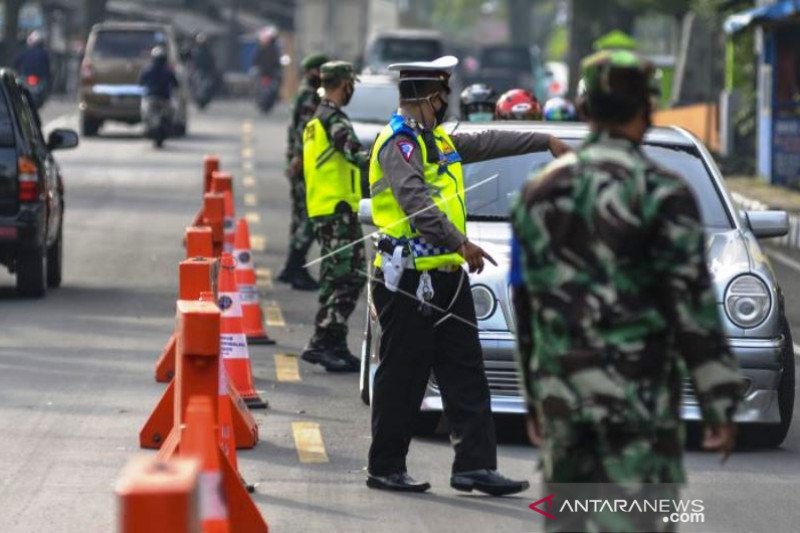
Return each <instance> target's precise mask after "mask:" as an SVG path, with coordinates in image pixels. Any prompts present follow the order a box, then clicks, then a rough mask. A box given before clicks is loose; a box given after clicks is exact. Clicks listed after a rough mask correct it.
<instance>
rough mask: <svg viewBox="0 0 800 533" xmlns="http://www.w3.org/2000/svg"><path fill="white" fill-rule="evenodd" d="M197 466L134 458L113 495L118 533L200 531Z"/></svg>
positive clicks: (194, 462)
mask: <svg viewBox="0 0 800 533" xmlns="http://www.w3.org/2000/svg"><path fill="white" fill-rule="evenodd" d="M199 478H200V462H199V461H198V460H197V459H196V458H174V459H170V460H169V461H160V460H158V459H157V458H155V457H134V458H133V459H131V460H130V461H129V462H128V464H127V465H126V466H125V468H124V469H123V470H122V473H121V474H120V479H119V482H118V483H117V487H116V493H117V502H118V509H119V512H118V530H119V532H120V533H195V532H197V531H199V530H200V506H199V503H200V502H198V500H197V494H198V491H199V488H200V486H199Z"/></svg>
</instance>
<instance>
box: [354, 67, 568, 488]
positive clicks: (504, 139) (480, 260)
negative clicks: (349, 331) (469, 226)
mask: <svg viewBox="0 0 800 533" xmlns="http://www.w3.org/2000/svg"><path fill="white" fill-rule="evenodd" d="M456 64H457V60H456V58H454V57H451V56H448V57H443V58H439V59H437V60H435V61H432V62H416V63H408V64H399V65H391V66H390V67H389V69H390V70H393V71H399V72H400V75H399V92H400V108H399V110H398V112H397V113H396V114H394V115H393V116H392V118H391V122H390V123H389V124H388V125H387V126H386V127H385V128H384V129H383V131H382V132H381V134H380V135H379V136H378V138H377V140H376V141H375V145H374V147H373V151H372V156H371V159H370V168H369V183H370V193H371V196H372V213H373V219H374V222H375V224H376V225H377V226H378V228H379V237H378V238H379V244H378V249H379V252H380V253H379V254H378V256H377V258H376V267H377V268H376V271H375V279H374V281H373V284H372V294H373V298H374V304H375V307H376V310H377V312H378V319H379V321H380V327H381V339H380V348H379V355H380V365H379V366H378V369H377V372H376V374H375V379H374V384H373V396H372V445H371V447H370V451H369V476H368V478H367V486H369V487H371V488H378V489H387V490H397V491H408V492H423V491H426V490H428V488H430V485H429V484H428V483H423V482H417V481H415V480H414V479H413V478H411V477H410V476H409V475H408V474H407V473H406V455H407V453H408V448H409V444H410V442H411V436H412V427H413V422H414V418H415V416H416V415H417V413H418V411H419V406H420V404H421V402H422V398H423V395H424V393H425V387H426V384H427V382H428V377H429V376H430V373H431V370H433V373H434V375H435V377H436V382H437V383H438V385H439V388H440V390H441V392H442V397H443V405H444V410H445V415H446V417H447V420H448V422H449V423H450V427H451V440H452V442H453V446H454V448H455V461H454V463H453V468H452V477H451V480H450V484H451V486H452V487H454V488H455V489H457V490H463V491H471V490H473V489H475V490H479V491H482V492H486V493H489V494H492V495H504V494H513V493H516V492H520V491H523V490H525V489H526V488H528V482H527V481H513V480H510V479H507V478H505V477H503V476H501V475H500V474H499V473H498V472H497V470H496V468H497V450H496V443H495V430H494V422H493V419H492V413H491V406H490V401H489V387H488V384H487V381H486V375H485V372H484V367H483V356H482V353H481V345H480V342H479V340H478V330H477V325H476V324H477V323H476V318H475V308H474V305H473V301H472V293H471V292H470V287H469V279H468V276H467V273H466V272H465V271H464V269H463V268H462V265H463V263H464V262H466V263H467V265H468V266H469V270H470V271H471V272H476V271H477V272H480V271H481V270H483V266H484V259H488V260H490V261H491V262H493V263H494V260H493V259H491V258H490V257H489V255H488V254H487V253H486V252H485V251H484V250H482V249H481V248H480V247H479V246H477V245H476V244H474V243H472V242H470V241H469V240H468V239H467V236H466V209H465V205H466V200H465V191H464V180H463V175H462V170H461V164H462V162H464V163H468V162H472V161H480V160H483V159H490V158H495V157H502V156H508V155H516V154H524V153H529V152H538V151H544V150H548V149H549V150H551V151H552V152H553V153H554V154H556V155H558V154H561V153H563V152H564V151H566V150H568V148H567V147H566V145H565V144H564V143H562V142H561V141H559V140H558V139H555V138H553V137H551V136H549V135H544V134H538V133H518V132H512V131H498V130H490V131H486V132H482V133H471V134H457V135H453V136H450V135H448V133H447V130H446V129H445V128H444V127H443V126H442V125H441V123H442V120H443V118H444V117H445V115H446V111H447V96H448V93H449V78H450V73H451V71H452V69H453V67H454V66H455V65H456Z"/></svg>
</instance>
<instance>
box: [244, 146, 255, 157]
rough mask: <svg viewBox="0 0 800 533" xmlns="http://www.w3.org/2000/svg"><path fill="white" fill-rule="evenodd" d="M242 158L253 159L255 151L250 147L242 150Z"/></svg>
mask: <svg viewBox="0 0 800 533" xmlns="http://www.w3.org/2000/svg"><path fill="white" fill-rule="evenodd" d="M242 157H244V158H245V159H250V158H251V157H253V149H252V148H248V147H245V148H242Z"/></svg>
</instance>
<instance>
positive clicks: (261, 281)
mask: <svg viewBox="0 0 800 533" xmlns="http://www.w3.org/2000/svg"><path fill="white" fill-rule="evenodd" d="M256 280H257V281H256V284H257V285H258V286H259V287H260V288H262V289H271V288H272V270H270V269H268V268H257V269H256Z"/></svg>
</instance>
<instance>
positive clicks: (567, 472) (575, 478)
mask: <svg viewBox="0 0 800 533" xmlns="http://www.w3.org/2000/svg"><path fill="white" fill-rule="evenodd" d="M682 449H683V436H682V428H680V427H677V428H674V429H665V430H659V431H656V432H655V434H653V433H652V432H650V433H646V432H634V431H629V430H625V429H621V428H618V427H613V426H610V425H607V426H595V425H593V424H588V423H570V422H568V421H565V420H556V421H553V420H549V421H548V422H547V423H546V429H545V442H544V445H543V446H542V448H541V454H540V461H541V466H542V470H543V479H544V490H545V494H547V495H549V494H555V495H556V498H560V499H562V501H563V500H566V499H570V500H573V501H574V500H581V501H583V500H596V499H602V500H603V501H606V500H608V501H610V502H613V501H614V500H628V501H632V500H637V501H640V502H641V501H644V500H649V501H652V500H656V499H676V498H677V497H678V488H679V486H680V484H681V483H683V482H684V481H685V474H684V470H683V464H682V459H681V457H682ZM556 504H557V505H556V509H559V508H560V505H561V504H560V503H558V502H556ZM664 516H665V515H664V514H663V513H658V512H642V513H638V512H619V511H616V512H612V511H610V510H608V508H606V509H601V510H599V511H597V510H595V511H594V512H591V511H590V512H566V513H563V512H562V513H558V514H557V518H556V519H555V520H549V519H548V520H545V529H546V531H550V532H561V531H614V532H627V531H630V532H639V531H651V532H668V531H674V530H675V524H672V523H669V522H665V521H664Z"/></svg>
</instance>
